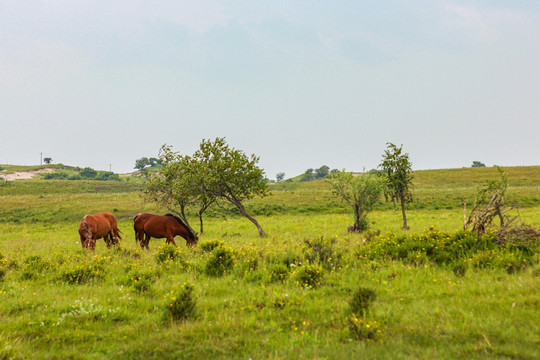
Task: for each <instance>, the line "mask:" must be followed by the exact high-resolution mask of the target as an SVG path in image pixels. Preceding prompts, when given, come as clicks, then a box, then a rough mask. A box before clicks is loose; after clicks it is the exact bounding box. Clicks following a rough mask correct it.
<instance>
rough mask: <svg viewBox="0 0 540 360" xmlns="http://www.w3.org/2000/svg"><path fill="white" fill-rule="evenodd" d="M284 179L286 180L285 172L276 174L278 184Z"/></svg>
mask: <svg viewBox="0 0 540 360" xmlns="http://www.w3.org/2000/svg"><path fill="white" fill-rule="evenodd" d="M283 179H285V173H284V172H279V173H277V174H276V181H277V182H280V181H283Z"/></svg>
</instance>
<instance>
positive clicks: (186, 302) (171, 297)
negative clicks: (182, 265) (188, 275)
mask: <svg viewBox="0 0 540 360" xmlns="http://www.w3.org/2000/svg"><path fill="white" fill-rule="evenodd" d="M166 298H167V302H166V303H165V309H166V317H167V318H170V319H172V320H177V321H178V320H185V319H188V318H192V317H194V315H195V307H196V304H197V301H196V299H195V297H194V296H193V286H192V285H191V284H187V283H184V284H182V286H181V287H180V289H179V290H177V291H176V292H171V293H169V294H167V295H166Z"/></svg>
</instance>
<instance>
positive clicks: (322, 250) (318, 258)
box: [304, 237, 341, 270]
mask: <svg viewBox="0 0 540 360" xmlns="http://www.w3.org/2000/svg"><path fill="white" fill-rule="evenodd" d="M305 244H306V248H305V249H304V256H305V258H306V260H308V261H309V262H310V263H312V264H316V263H318V264H321V266H322V267H323V268H325V269H326V270H333V269H336V267H338V266H339V263H340V262H341V254H340V253H338V252H336V251H335V249H334V246H335V244H336V241H335V240H333V239H332V240H325V239H324V238H322V237H321V238H320V239H318V240H306V241H305Z"/></svg>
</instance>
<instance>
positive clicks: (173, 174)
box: [143, 145, 215, 234]
mask: <svg viewBox="0 0 540 360" xmlns="http://www.w3.org/2000/svg"><path fill="white" fill-rule="evenodd" d="M159 156H160V162H161V164H162V167H161V170H160V172H159V173H155V174H152V175H150V177H149V178H148V180H147V181H146V182H145V185H144V189H143V191H144V195H145V197H146V198H147V199H148V200H150V201H153V202H156V203H158V204H160V205H161V206H163V207H165V208H167V209H168V210H169V211H170V212H172V213H174V214H176V215H178V216H179V217H180V218H181V219H182V220H183V221H184V223H185V224H186V226H188V227H189V228H190V230H192V231H193V228H192V227H191V225H190V223H189V220H188V217H187V215H186V209H187V207H188V206H196V207H198V208H199V211H198V213H199V224H200V232H201V234H202V233H203V232H204V228H203V214H204V212H205V211H206V210H207V209H208V208H209V207H210V205H211V204H212V203H213V202H214V201H215V198H212V197H210V196H209V195H208V194H206V193H205V192H204V189H203V187H202V186H201V182H200V181H199V180H198V178H199V177H200V176H203V175H201V170H200V166H199V164H197V163H196V162H195V161H194V160H193V158H192V157H189V156H185V155H180V154H178V153H176V152H174V151H172V148H171V147H170V146H168V145H163V146H162V147H161V150H160V155H159ZM193 232H194V231H193Z"/></svg>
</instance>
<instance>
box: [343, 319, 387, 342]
mask: <svg viewBox="0 0 540 360" xmlns="http://www.w3.org/2000/svg"><path fill="white" fill-rule="evenodd" d="M347 325H348V327H349V331H350V333H351V336H352V337H353V338H354V339H356V340H373V341H375V340H378V339H379V337H380V334H381V330H380V328H379V323H378V322H377V321H373V320H372V321H369V320H366V319H363V318H358V317H356V316H354V315H352V316H349V317H348V318H347Z"/></svg>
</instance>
